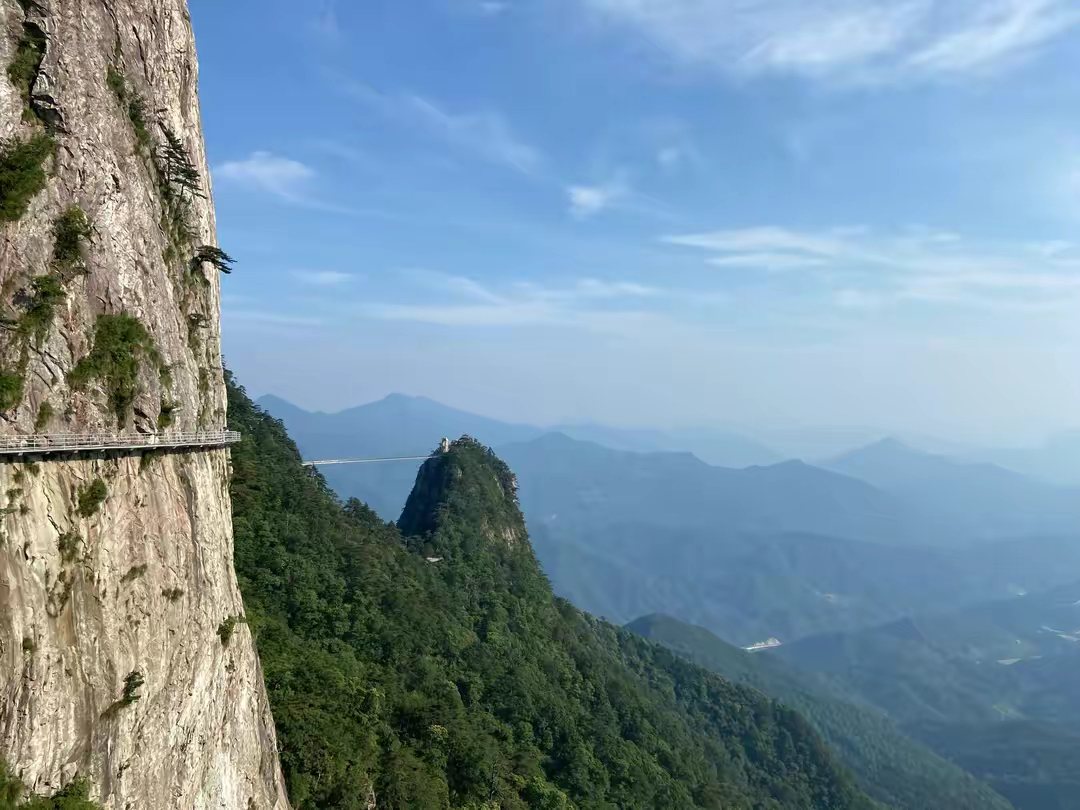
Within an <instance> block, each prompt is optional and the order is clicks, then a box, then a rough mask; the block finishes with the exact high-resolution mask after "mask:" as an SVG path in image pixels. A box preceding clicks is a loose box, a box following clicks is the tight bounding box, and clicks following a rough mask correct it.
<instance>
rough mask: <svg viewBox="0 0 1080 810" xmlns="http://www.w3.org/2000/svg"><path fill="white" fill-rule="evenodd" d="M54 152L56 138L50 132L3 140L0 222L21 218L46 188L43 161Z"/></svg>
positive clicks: (0, 162)
mask: <svg viewBox="0 0 1080 810" xmlns="http://www.w3.org/2000/svg"><path fill="white" fill-rule="evenodd" d="M55 152H56V141H54V140H53V139H52V137H50V136H49V135H35V136H34V137H32V138H30V139H29V140H26V141H23V140H19V139H18V138H10V139H8V140H6V141H4V142H2V144H0V222H16V221H18V220H20V219H22V216H23V214H25V213H26V209H27V208H28V207H29V205H30V201H31V200H32V199H33V198H34V197H35V196H37V194H38V193H39V192H40V191H41V190H42V189H44V188H45V183H46V182H47V181H48V176H47V175H46V174H45V169H44V164H45V161H46V160H48V159H49V158H50V157H52V156H53V155H54V154H55Z"/></svg>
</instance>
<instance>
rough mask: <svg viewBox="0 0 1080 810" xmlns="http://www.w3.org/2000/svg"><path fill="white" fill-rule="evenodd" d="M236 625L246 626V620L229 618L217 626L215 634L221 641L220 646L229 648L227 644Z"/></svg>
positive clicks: (237, 617) (240, 617)
mask: <svg viewBox="0 0 1080 810" xmlns="http://www.w3.org/2000/svg"><path fill="white" fill-rule="evenodd" d="M238 624H247V619H245V618H244V617H243V616H229V617H228V618H226V619H225V621H223V622H222V623H221V624H219V625H218V629H217V634H218V638H220V639H221V644H222V646H224V647H228V646H229V642H230V641H232V635H233V631H235V630H236V625H238Z"/></svg>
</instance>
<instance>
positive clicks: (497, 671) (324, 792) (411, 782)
mask: <svg viewBox="0 0 1080 810" xmlns="http://www.w3.org/2000/svg"><path fill="white" fill-rule="evenodd" d="M229 417H230V418H229V421H230V426H231V427H232V428H233V429H237V430H240V431H242V432H243V433H244V441H243V443H242V444H240V445H239V446H238V447H237V448H236V449H235V450H234V453H233V466H234V476H233V483H232V491H233V509H234V521H235V538H236V568H237V574H238V576H239V578H240V585H241V589H242V591H243V595H244V600H245V605H246V609H247V614H248V616H247V617H248V621H249V623H250V625H251V626H252V629H253V630H254V632H255V633H256V636H257V639H258V647H259V652H260V655H261V658H262V663H263V668H264V670H265V675H266V683H267V687H268V691H269V695H270V701H271V704H272V707H273V711H274V718H275V721H276V723H277V729H278V741H279V746H280V748H281V757H282V765H283V767H284V769H285V774H286V780H287V782H288V786H289V792H290V796H291V798H292V801H293V803H294V806H295V807H296V808H298V810H310V809H311V808H335V810H338V809H340V810H345V809H346V808H360V807H365V806H366V804H367V801H368V798H369V789H370V788H372V787H373V788H374V790H375V792H376V795H377V797H378V806H379V807H380V808H387V809H388V810H398V808H401V809H402V810H403V809H404V808H425V810H426V809H427V808H484V807H488V808H496V807H498V808H507V809H509V808H541V809H548V808H550V810H557V809H558V808H572V807H576V808H581V810H586V808H588V809H590V810H591V809H593V808H595V809H596V810H600V808H611V809H612V810H614V808H642V809H644V808H658V807H663V808H725V810H735V808H755V810H770V809H772V808H776V809H779V808H822V809H824V808H829V810H845V809H846V808H868V807H871V806H872V805H871V803H870V802H869V800H868V799H866V798H865V797H864V796H862V795H861V794H860V793H859V792H858V791H857V790H856V789H855V788H854V787H853V785H852V782H851V780H850V778H849V777H848V776H847V774H846V773H845V772H844V771H843V770H842V769H841V768H839V767H838V766H837V765H836V764H835V762H834V760H833V758H832V756H831V754H830V752H829V751H828V750H827V749H826V748H825V746H824V744H823V743H822V742H821V740H820V739H819V738H818V737H817V736H816V735H815V734H814V732H813V731H812V730H811V729H810V727H809V726H808V725H807V723H806V722H805V721H804V720H803V719H802V718H801V717H799V716H798V715H797V714H796V713H794V712H793V711H791V710H789V709H787V708H785V707H783V706H781V705H779V704H777V703H774V702H773V701H771V700H768V699H766V698H764V697H763V696H762V695H760V694H759V693H757V692H754V691H752V690H749V689H746V688H743V687H737V686H735V685H733V684H731V683H730V682H728V681H727V680H724V679H723V678H721V677H719V676H717V675H714V674H711V673H709V672H707V671H705V670H704V669H701V668H699V667H697V666H695V665H692V664H690V663H688V662H686V661H684V660H682V659H680V658H678V657H676V656H675V655H673V654H672V653H670V652H669V651H667V650H666V649H664V648H663V647H660V646H658V645H655V644H652V643H650V642H647V641H645V640H644V639H641V638H640V637H638V636H635V635H633V634H631V633H629V632H627V631H625V630H621V629H619V628H616V627H614V626H611V625H609V624H607V623H605V622H602V621H598V620H596V619H593V618H592V617H589V616H587V615H585V614H582V613H580V612H579V611H577V610H575V609H574V608H573V607H572V606H571V605H569V604H568V603H566V602H564V601H561V600H557V599H555V598H554V597H553V596H552V594H551V590H550V587H549V585H548V582H547V580H546V578H545V577H544V575H543V574H542V572H541V571H540V569H539V567H538V565H537V564H536V561H535V558H534V557H533V553H532V549H531V547H530V546H529V543H528V538H527V536H526V534H525V527H524V523H523V520H522V518H521V513H520V511H519V509H518V506H517V497H516V492H515V485H514V478H513V476H512V475H511V473H510V471H509V470H508V469H507V468H506V466H505V465H504V464H502V462H500V461H499V460H498V459H497V458H495V457H494V455H493V454H491V452H490V451H488V450H486V449H485V448H483V447H482V446H480V445H479V444H478V443H476V442H474V441H472V440H469V439H463V440H460V441H457V442H454V443H453V445H452V446H451V449H450V452H449V453H446V454H439V455H435V456H433V457H432V458H431V459H430V460H429V461H428V462H426V463H425V465H424V467H423V468H422V469H421V472H420V475H419V477H418V479H417V484H416V487H415V489H414V491H413V494H412V496H411V497H410V500H409V503H408V505H407V506H406V509H405V512H404V513H403V516H402V520H401V526H402V531H401V532H399V530H398V528H397V527H396V526H394V525H392V524H387V523H384V522H382V521H380V520H379V519H378V518H377V517H376V516H375V514H374V513H373V512H372V511H371V510H369V509H368V508H367V507H365V506H364V505H363V504H361V503H359V502H357V501H350V502H349V503H347V504H344V505H342V504H341V503H340V502H338V500H337V499H336V498H335V496H334V495H333V494H332V493H331V491H330V490H329V489H328V487H327V486H326V483H325V481H324V480H323V479H322V477H321V476H320V475H319V474H318V473H317V472H315V471H313V470H310V469H305V468H303V467H302V466H301V464H300V456H299V454H298V453H297V450H296V447H295V445H293V443H292V442H291V441H290V440H289V438H288V436H287V435H286V433H285V431H284V428H283V427H282V425H281V423H280V422H278V421H277V420H275V419H273V418H272V417H269V416H268V415H266V414H264V413H263V412H262V411H260V410H259V409H258V408H257V407H256V406H254V405H253V403H252V402H251V401H250V400H249V399H248V397H247V396H246V394H245V393H244V391H243V389H241V388H239V387H238V386H237V385H236V384H235V382H234V381H233V380H232V379H231V378H230V379H229ZM429 559H430V560H437V562H429V561H428V560H429Z"/></svg>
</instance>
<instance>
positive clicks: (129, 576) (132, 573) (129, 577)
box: [120, 563, 147, 585]
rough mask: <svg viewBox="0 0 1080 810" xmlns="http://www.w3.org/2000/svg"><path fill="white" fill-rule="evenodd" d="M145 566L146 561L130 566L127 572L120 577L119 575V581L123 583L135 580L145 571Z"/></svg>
mask: <svg viewBox="0 0 1080 810" xmlns="http://www.w3.org/2000/svg"><path fill="white" fill-rule="evenodd" d="M146 568H147V566H146V563H143V564H142V565H135V566H132V567H131V568H129V569H128V572H127V573H126V574H124V575H123V576H122V577H120V582H122V583H123V584H125V585H126V584H128V583H129V582H134V581H135V580H137V579H138V578H139V577H141V576H142V575H143V574H145V573H146Z"/></svg>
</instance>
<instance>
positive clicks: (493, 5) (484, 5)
mask: <svg viewBox="0 0 1080 810" xmlns="http://www.w3.org/2000/svg"><path fill="white" fill-rule="evenodd" d="M477 8H478V9H479V10H480V13H481V14H486V15H488V16H489V17H495V16H497V15H499V14H502V13H503V12H504V11H506V10H507V9H509V8H510V4H509V3H501V2H498V0H484V1H483V2H481V3H479V4H478V5H477Z"/></svg>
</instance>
